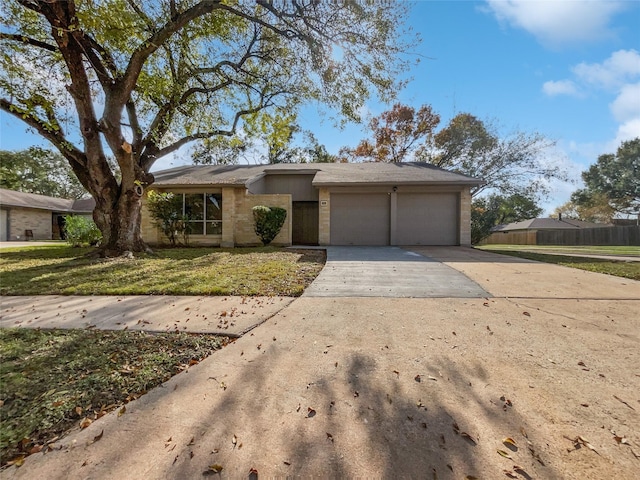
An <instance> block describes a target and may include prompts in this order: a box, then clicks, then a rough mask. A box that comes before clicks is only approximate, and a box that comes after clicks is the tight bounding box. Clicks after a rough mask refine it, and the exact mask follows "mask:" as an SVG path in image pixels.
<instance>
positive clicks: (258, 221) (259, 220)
mask: <svg viewBox="0 0 640 480" xmlns="http://www.w3.org/2000/svg"><path fill="white" fill-rule="evenodd" d="M252 211H253V220H254V222H255V231H256V235H257V236H258V237H259V238H260V240H261V241H262V244H263V245H269V244H270V243H271V242H272V241H273V239H274V238H276V236H277V235H278V233H280V230H282V226H283V225H284V221H285V220H286V219H287V211H286V210H285V209H284V208H281V207H266V206H264V205H257V206H255V207H253V208H252Z"/></svg>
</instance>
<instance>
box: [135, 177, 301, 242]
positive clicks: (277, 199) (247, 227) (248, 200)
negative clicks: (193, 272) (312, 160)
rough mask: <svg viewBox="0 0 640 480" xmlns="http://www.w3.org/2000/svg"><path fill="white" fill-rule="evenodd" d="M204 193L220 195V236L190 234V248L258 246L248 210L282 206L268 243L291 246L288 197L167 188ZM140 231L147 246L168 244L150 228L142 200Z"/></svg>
mask: <svg viewBox="0 0 640 480" xmlns="http://www.w3.org/2000/svg"><path fill="white" fill-rule="evenodd" d="M205 190H206V193H220V192H221V193H222V235H191V236H190V237H189V244H190V245H203V246H222V247H234V246H250V245H261V242H260V239H259V238H258V237H257V235H256V234H255V231H254V221H253V212H252V210H251V209H252V208H253V207H255V206H257V205H266V206H267V207H282V208H284V209H285V210H287V219H286V221H285V224H284V226H283V227H282V230H280V233H279V234H278V236H277V237H276V238H275V239H274V241H273V243H272V244H273V245H281V246H288V245H291V234H292V216H293V215H292V211H293V208H292V203H291V195H288V194H279V195H251V194H248V193H247V192H246V190H245V189H244V188H239V187H224V188H222V189H220V188H218V189H216V188H211V189H203V188H202V187H200V188H188V189H185V188H182V189H181V188H175V189H171V191H172V192H174V193H204V192H205ZM167 191H168V190H167ZM141 232H142V238H143V239H144V240H145V242H147V243H149V244H150V245H159V244H165V245H166V244H168V240H167V238H166V237H165V236H164V235H163V234H162V233H161V232H160V230H159V229H158V228H157V227H156V226H155V225H153V221H152V219H151V217H150V216H149V212H148V210H147V208H146V199H143V202H142V221H141Z"/></svg>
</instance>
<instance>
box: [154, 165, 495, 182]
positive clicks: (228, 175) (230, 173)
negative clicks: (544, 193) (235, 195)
mask: <svg viewBox="0 0 640 480" xmlns="http://www.w3.org/2000/svg"><path fill="white" fill-rule="evenodd" d="M282 173H286V174H313V175H315V176H314V178H313V185H314V186H316V187H323V186H340V185H364V184H366V185H423V184H442V185H451V184H457V185H460V184H463V185H480V184H482V183H483V182H482V180H478V179H477V178H473V177H469V176H467V175H462V174H459V173H454V172H449V171H447V170H443V169H442V168H438V167H435V166H433V165H430V164H428V163H418V162H407V163H297V164H293V163H280V164H274V165H189V166H182V167H176V168H172V169H169V170H162V171H160V172H154V174H153V175H154V176H155V179H156V180H155V185H158V186H166V185H224V186H248V185H249V184H250V183H252V182H253V181H255V180H258V179H259V178H261V177H263V176H264V175H269V174H282Z"/></svg>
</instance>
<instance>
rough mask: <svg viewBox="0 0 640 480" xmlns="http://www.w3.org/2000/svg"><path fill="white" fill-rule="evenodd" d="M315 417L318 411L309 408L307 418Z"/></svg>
mask: <svg viewBox="0 0 640 480" xmlns="http://www.w3.org/2000/svg"><path fill="white" fill-rule="evenodd" d="M315 416H316V411H315V410H314V409H313V408H311V407H307V418H311V417H315Z"/></svg>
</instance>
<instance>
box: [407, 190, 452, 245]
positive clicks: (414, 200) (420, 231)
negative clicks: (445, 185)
mask: <svg viewBox="0 0 640 480" xmlns="http://www.w3.org/2000/svg"><path fill="white" fill-rule="evenodd" d="M458 197H459V195H458V194H456V193H398V201H397V211H396V215H397V223H396V225H397V226H396V237H395V243H396V244H397V245H458V243H459V240H458V211H459V206H458Z"/></svg>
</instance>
